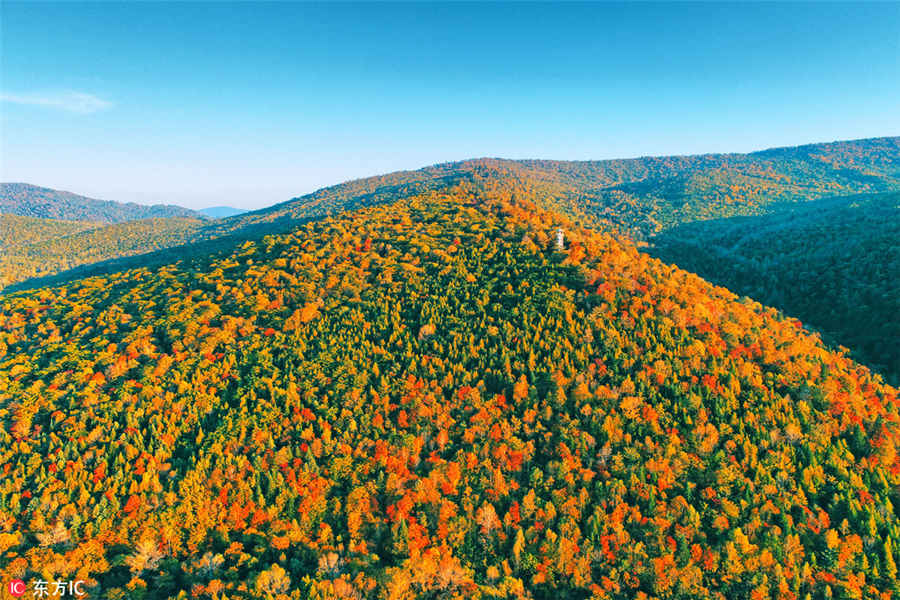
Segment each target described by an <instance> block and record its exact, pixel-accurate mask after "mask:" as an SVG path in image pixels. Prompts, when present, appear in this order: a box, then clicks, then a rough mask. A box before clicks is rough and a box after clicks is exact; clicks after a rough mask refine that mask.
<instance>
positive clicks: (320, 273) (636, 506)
mask: <svg viewBox="0 0 900 600" xmlns="http://www.w3.org/2000/svg"><path fill="white" fill-rule="evenodd" d="M537 198H544V196H543V195H542V189H540V188H539V187H535V186H533V185H532V183H530V182H529V181H526V180H522V181H520V182H518V183H515V184H506V185H503V186H498V187H497V188H496V189H492V188H491V187H490V186H489V185H486V184H485V185H482V186H480V187H479V186H476V185H474V184H473V183H472V182H471V181H461V182H459V184H458V185H448V186H447V187H445V188H443V189H440V190H431V191H424V192H421V193H416V194H413V195H411V196H410V197H406V198H401V199H397V200H395V201H394V202H391V203H385V204H384V205H383V206H376V207H368V208H363V209H359V210H357V211H353V212H344V213H342V214H340V215H336V216H333V217H328V218H322V219H319V220H316V221H313V222H310V223H306V224H304V225H302V226H299V227H295V229H294V230H293V231H291V232H289V233H284V234H279V235H270V236H266V237H263V238H260V239H258V240H247V241H244V242H242V243H241V244H240V245H239V246H237V247H235V248H233V249H223V250H220V251H218V252H217V253H214V254H207V255H197V256H194V257H188V258H185V259H183V260H180V261H178V262H174V263H172V264H170V265H166V266H162V267H158V268H152V269H151V268H141V269H133V270H127V271H121V272H117V273H114V274H110V275H106V276H102V277H93V278H86V279H82V280H78V281H73V282H70V283H67V284H65V285H63V286H60V287H56V288H44V289H38V290H33V291H29V292H19V293H15V294H10V295H7V296H4V297H2V298H0V421H2V427H0V448H3V449H5V450H4V451H3V454H2V455H0V456H2V463H3V464H2V468H3V472H4V477H3V478H2V479H0V528H2V531H0V543H2V552H3V553H2V558H0V576H2V578H3V580H4V581H5V580H8V579H10V578H13V577H23V578H29V577H38V576H39V575H41V574H43V576H44V577H47V576H49V575H52V576H54V577H57V578H61V579H78V578H83V579H86V580H88V581H89V587H90V591H91V594H92V596H91V597H102V598H145V599H162V598H172V599H174V598H184V597H188V596H192V597H210V598H216V597H218V598H224V597H226V596H227V597H230V598H290V599H292V600H294V599H296V600H299V599H325V598H329V599H334V598H357V599H375V598H383V599H385V600H386V599H388V598H390V599H395V598H409V599H412V598H484V599H488V598H493V599H496V598H520V599H533V600H542V599H551V598H552V599H569V598H573V599H574V598H596V599H624V598H698V599H701V598H716V599H722V600H724V599H730V598H807V597H808V598H833V597H834V598H862V597H866V598H889V597H891V595H892V594H894V595H896V594H897V593H900V585H898V567H897V561H898V560H900V549H898V544H900V519H898V517H897V514H896V510H895V507H896V506H898V505H900V504H898V503H900V495H898V489H900V457H898V454H897V445H898V442H900V439H898V435H900V433H898V429H897V428H898V397H897V390H896V389H894V388H892V387H890V386H888V385H885V384H884V382H883V381H882V380H881V378H880V377H878V376H877V375H874V374H873V373H871V372H870V371H869V370H868V369H867V368H865V367H863V366H861V365H859V364H857V363H855V362H853V361H852V360H850V359H848V358H847V357H845V356H842V355H840V354H838V353H835V352H833V351H831V350H829V349H827V348H826V347H824V346H823V345H822V343H821V341H820V340H819V339H818V337H817V336H816V335H813V334H810V333H809V332H808V331H806V330H804V329H803V327H802V326H801V325H800V324H799V323H798V322H796V321H795V320H793V319H786V318H784V317H782V316H780V315H779V314H778V313H777V312H776V311H775V310H773V309H768V308H765V307H763V306H761V305H760V304H758V303H755V302H753V301H750V300H739V299H738V298H737V297H736V296H735V295H734V294H732V293H731V292H729V291H727V290H725V289H724V288H718V287H714V286H712V285H710V284H708V283H706V282H705V281H704V280H702V279H700V278H699V277H697V276H696V275H693V274H690V273H687V272H685V271H682V270H680V269H678V268H675V267H673V266H669V265H666V264H664V263H662V262H660V261H658V260H656V259H653V258H650V257H649V256H648V255H646V254H644V253H641V252H639V251H638V250H637V249H636V248H635V247H634V246H633V245H632V244H630V243H629V242H627V241H623V240H621V239H619V238H618V237H615V236H612V235H608V234H605V233H600V232H597V231H594V230H589V229H585V228H582V227H581V226H579V225H578V224H577V223H576V222H575V221H573V220H572V219H571V218H570V217H568V216H566V215H564V214H562V213H559V212H553V211H548V210H545V209H543V208H541V207H539V206H537V205H536V204H535V203H534V202H533V200H534V199H537ZM558 227H562V228H563V229H564V231H565V232H566V241H565V242H566V245H565V248H564V249H563V250H557V249H556V248H555V246H554V243H553V240H554V234H555V232H556V230H557V228H558ZM48 565H52V573H51V574H47V573H46V570H47V569H48V568H50V567H48Z"/></svg>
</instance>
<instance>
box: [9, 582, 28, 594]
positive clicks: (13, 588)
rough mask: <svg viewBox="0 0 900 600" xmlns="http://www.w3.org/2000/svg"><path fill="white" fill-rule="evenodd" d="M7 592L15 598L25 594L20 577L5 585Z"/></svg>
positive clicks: (23, 584) (23, 583)
mask: <svg viewBox="0 0 900 600" xmlns="http://www.w3.org/2000/svg"><path fill="white" fill-rule="evenodd" d="M7 589H8V590H9V594H10V595H11V596H13V597H15V598H18V597H19V596H23V595H25V582H24V581H22V580H21V579H13V580H12V581H10V582H9V586H8V587H7Z"/></svg>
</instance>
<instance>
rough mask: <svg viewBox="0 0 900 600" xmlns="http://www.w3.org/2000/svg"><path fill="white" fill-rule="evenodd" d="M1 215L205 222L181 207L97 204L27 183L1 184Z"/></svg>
mask: <svg viewBox="0 0 900 600" xmlns="http://www.w3.org/2000/svg"><path fill="white" fill-rule="evenodd" d="M0 213H3V214H13V215H20V216H24V217H35V218H39V219H59V220H64V221H96V222H100V223H121V222H124V221H134V220H137V219H158V218H169V217H180V218H191V219H202V218H204V217H203V216H202V215H201V214H200V213H197V212H195V211H192V210H189V209H187V208H182V207H181V206H173V205H169V204H154V205H153V206H146V205H144V204H135V203H134V202H127V203H125V202H113V201H112V200H97V199H96V198H88V197H87V196H79V195H78V194H73V193H72V192H64V191H61V190H53V189H50V188H44V187H39V186H36V185H31V184H28V183H0Z"/></svg>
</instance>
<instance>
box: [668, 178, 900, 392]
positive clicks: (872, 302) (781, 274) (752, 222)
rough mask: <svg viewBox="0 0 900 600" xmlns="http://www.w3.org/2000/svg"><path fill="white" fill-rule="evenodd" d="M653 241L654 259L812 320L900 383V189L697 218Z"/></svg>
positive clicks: (825, 332)
mask: <svg viewBox="0 0 900 600" xmlns="http://www.w3.org/2000/svg"><path fill="white" fill-rule="evenodd" d="M653 245H654V247H653V249H652V250H651V253H652V254H653V255H654V256H657V257H659V258H660V259H662V260H664V261H666V262H671V263H675V264H677V265H678V266H680V267H682V268H683V269H686V270H688V271H693V272H695V273H698V274H699V275H701V276H703V277H704V278H706V279H709V280H710V281H713V282H715V283H717V284H719V285H722V286H725V287H727V288H728V289H730V290H732V291H733V292H736V293H738V294H745V295H747V296H750V297H752V298H754V299H756V300H758V301H760V302H763V303H765V304H768V305H770V306H777V307H778V308H780V309H781V310H782V311H784V312H785V313H787V314H790V315H792V316H795V317H798V318H800V319H802V320H803V321H804V322H809V323H810V324H811V325H812V326H814V327H816V328H817V329H819V330H820V331H822V333H823V334H824V335H825V337H826V338H827V339H828V340H829V341H831V342H833V343H839V344H842V345H844V346H847V347H849V348H851V349H853V350H854V352H856V356H857V357H858V358H859V359H860V360H863V361H865V362H866V363H868V364H870V365H872V366H873V367H874V368H875V369H876V370H878V371H879V372H881V373H883V374H884V375H885V376H887V377H888V378H890V379H891V380H892V382H893V383H897V382H898V381H900V344H898V340H900V194H897V193H888V194H880V195H862V196H851V197H844V198H831V199H826V200H819V201H816V202H810V203H805V204H799V205H798V204H793V205H786V206H781V207H779V209H778V210H774V211H773V212H772V213H771V214H769V215H765V216H760V217H742V218H730V219H721V220H712V221H702V222H697V223H690V224H686V225H682V226H679V227H677V228H675V229H672V230H669V231H666V232H665V233H663V234H662V235H659V236H657V237H655V238H654V239H653Z"/></svg>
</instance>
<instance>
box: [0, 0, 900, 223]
mask: <svg viewBox="0 0 900 600" xmlns="http://www.w3.org/2000/svg"><path fill="white" fill-rule="evenodd" d="M0 11H2V22H0V28H2V30H0V33H2V36H0V37H2V42H0V43H2V61H0V72H2V80H0V86H2V102H0V111H2V114H0V126H2V130H0V138H2V142H0V145H2V147H0V150H2V156H0V180H2V181H25V182H28V183H34V184H38V185H44V186H48V187H54V188H59V189H66V190H69V191H73V192H76V193H82V194H86V195H90V196H94V197H100V198H105V199H115V200H132V201H139V202H172V203H178V204H183V205H185V206H189V207H193V208H199V207H204V206H209V205H216V204H230V205H233V206H240V207H261V206H265V205H268V204H271V203H274V202H278V201H282V200H286V199H288V198H290V197H293V196H297V195H300V194H303V193H306V192H309V191H312V190H314V189H316V188H319V187H323V186H326V185H331V184H335V183H339V182H341V181H344V180H347V179H354V178H357V177H363V176H368V175H375V174H379V173H385V172H389V171H395V170H399V169H415V168H419V167H422V166H425V165H428V164H433V163H437V162H444V161H450V160H458V159H464V158H471V157H479V156H500V157H506V158H555V159H603V158H620V157H631V156H641V155H660V154H691V153H700V152H718V151H750V150H756V149H762V148H767V147H772V146H784V145H795V144H801V143H807V142H819V141H831V140H836V139H854V138H862V137H876V136H884V135H898V134H900V3H873V4H860V3H854V4H832V3H824V4H823V3H801V4H777V3H765V4H746V3H736V4H673V3H665V4H647V3H629V4H553V5H551V4H537V3H528V4H510V3H501V4H473V3H450V4H387V5H385V4H374V3H365V4H284V3H278V4H260V3H253V4H214V3H195V4H159V3H146V4H145V3H141V4H110V3H99V4H87V5H86V4H74V3H65V4H38V3H25V4H17V3H13V2H7V1H4V2H2V3H0Z"/></svg>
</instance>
